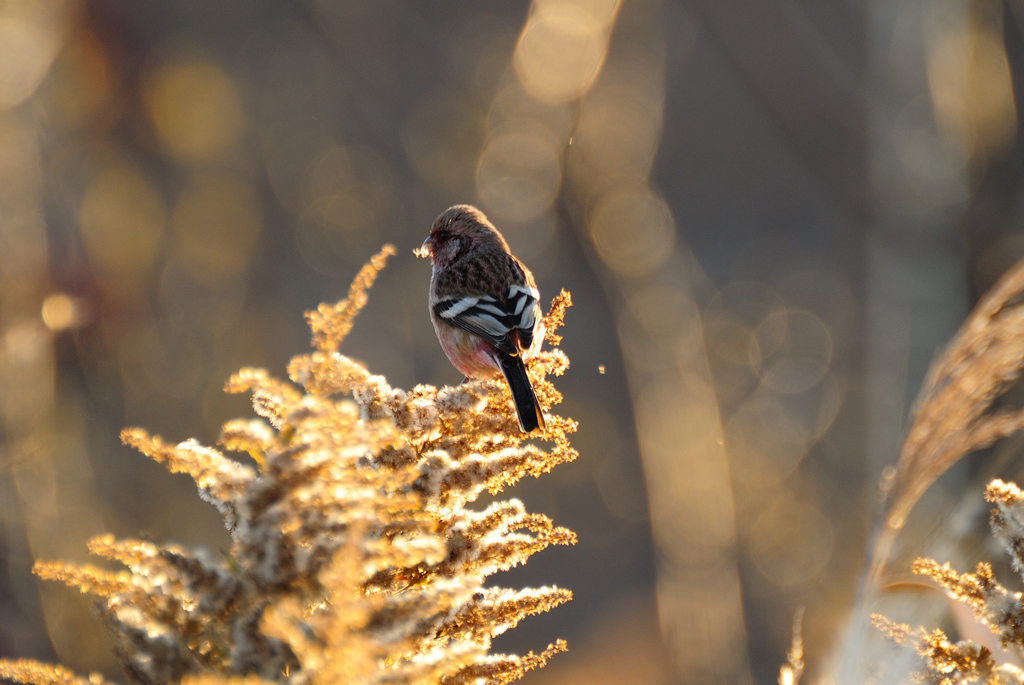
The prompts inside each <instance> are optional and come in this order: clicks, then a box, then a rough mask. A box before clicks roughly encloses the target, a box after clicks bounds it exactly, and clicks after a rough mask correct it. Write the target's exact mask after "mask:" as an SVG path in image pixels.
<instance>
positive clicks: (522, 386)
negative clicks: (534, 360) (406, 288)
mask: <svg viewBox="0 0 1024 685" xmlns="http://www.w3.org/2000/svg"><path fill="white" fill-rule="evenodd" d="M498 362H499V363H500V364H501V373H502V375H504V376H505V382H506V383H508V389H509V390H510V391H511V392H512V403H513V404H515V405H516V416H518V417H519V428H521V429H522V431H523V432H524V433H530V432H532V431H534V430H536V429H537V428H544V414H543V413H541V410H540V403H539V402H538V401H537V395H535V394H534V392H533V385H532V384H531V383H530V377H529V376H527V375H526V366H525V365H524V364H523V359H522V357H519V356H518V355H517V356H515V357H513V356H511V355H508V354H504V353H499V354H498Z"/></svg>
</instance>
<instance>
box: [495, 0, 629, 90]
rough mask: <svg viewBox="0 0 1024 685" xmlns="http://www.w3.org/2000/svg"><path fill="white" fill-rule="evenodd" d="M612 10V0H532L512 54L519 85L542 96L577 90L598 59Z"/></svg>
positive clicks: (590, 76) (614, 1)
mask: <svg viewBox="0 0 1024 685" xmlns="http://www.w3.org/2000/svg"><path fill="white" fill-rule="evenodd" d="M617 10H618V2H617V0H603V1H601V2H582V1H580V0H541V1H538V2H535V3H534V6H533V10H532V13H531V15H530V19H529V20H528V21H527V23H526V26H525V27H524V28H523V33H522V34H521V35H520V37H519V44H518V45H517V46H516V52H515V57H514V60H513V64H514V65H515V69H516V74H517V75H518V76H519V81H520V82H521V83H522V84H523V88H524V89H526V91H527V92H529V93H530V94H531V95H533V96H534V97H536V98H538V99H540V100H544V101H547V102H566V101H568V100H572V99H574V98H577V97H579V96H581V95H583V93H585V92H586V91H587V89H588V88H589V87H590V85H591V84H592V83H593V82H594V79H595V78H596V77H597V74H598V73H599V72H600V70H601V65H602V64H603V63H604V58H605V53H606V51H607V47H608V31H609V26H610V24H611V22H612V21H613V20H614V18H615V13H616V12H617Z"/></svg>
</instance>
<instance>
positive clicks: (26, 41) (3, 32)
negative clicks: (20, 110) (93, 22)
mask: <svg viewBox="0 0 1024 685" xmlns="http://www.w3.org/2000/svg"><path fill="white" fill-rule="evenodd" d="M72 7H73V5H72V3H71V2H68V1H67V0H53V1H52V2H51V1H47V2H6V3H3V4H2V5H0V112H2V111H4V110H7V109H10V108H11V107H14V106H16V105H18V104H20V103H21V102H23V101H24V100H25V99H26V98H28V97H29V96H30V95H32V93H34V92H35V90H36V88H38V87H39V84H40V83H42V81H43V78H44V77H45V76H46V73H47V71H48V70H49V68H50V64H51V63H52V62H53V59H54V58H55V57H56V56H57V53H58V52H59V50H60V48H61V46H62V45H63V42H64V35H65V32H66V30H67V26H66V24H67V22H68V20H69V19H70V18H71V17H70V14H71V9H72Z"/></svg>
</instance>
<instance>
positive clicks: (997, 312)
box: [867, 262, 1024, 587]
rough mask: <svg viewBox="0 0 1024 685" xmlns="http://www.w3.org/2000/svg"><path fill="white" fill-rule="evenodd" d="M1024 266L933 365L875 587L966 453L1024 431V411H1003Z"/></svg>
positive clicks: (873, 577)
mask: <svg viewBox="0 0 1024 685" xmlns="http://www.w3.org/2000/svg"><path fill="white" fill-rule="evenodd" d="M1022 305H1024V262H1020V263H1018V264H1017V265H1016V266H1015V267H1014V268H1013V269H1011V270H1010V271H1009V272H1007V273H1006V275H1004V276H1003V277H1002V279H1001V280H1000V281H999V283H998V284H996V286H995V287H994V288H993V289H992V290H991V291H990V292H989V293H988V294H987V295H986V296H985V297H984V298H983V299H982V300H981V301H980V302H979V303H978V305H977V306H976V307H975V308H974V310H973V311H972V312H971V314H970V316H969V317H968V318H967V321H965V322H964V324H963V326H961V328H960V330H959V331H958V332H957V334H956V336H955V337H954V338H953V340H952V341H951V342H950V344H949V346H948V347H947V348H946V351H945V352H944V353H943V354H942V356H941V357H940V358H939V359H938V360H937V361H936V362H935V363H933V364H932V366H931V368H930V369H929V371H928V375H927V376H926V378H925V382H924V385H923V387H922V389H921V393H920V395H919V396H918V399H917V402H916V406H915V410H914V417H913V420H912V422H911V425H910V428H909V430H908V431H907V435H906V437H905V439H904V441H903V445H902V447H901V449H900V454H899V458H898V460H897V462H896V468H895V470H894V471H893V472H892V473H891V474H889V478H888V479H886V480H885V481H883V488H884V489H885V490H886V501H885V507H884V511H883V516H882V517H881V519H880V526H879V530H878V533H877V534H876V537H875V544H874V548H873V553H872V560H871V567H870V569H869V572H868V575H867V582H868V585H869V587H870V586H873V585H874V584H875V583H877V581H878V580H879V579H880V577H881V574H882V571H883V569H884V567H885V563H886V560H887V558H888V555H889V552H890V550H891V548H892V544H893V542H894V540H895V537H896V535H897V534H898V533H899V531H900V529H902V527H903V525H904V524H905V523H906V519H907V515H908V514H909V513H910V510H911V509H912V508H913V506H914V504H915V503H916V502H917V500H918V499H920V497H921V495H922V494H924V492H925V490H927V489H928V488H929V487H930V486H931V484H932V483H934V482H935V480H936V479H937V478H938V477H939V476H941V475H942V474H943V473H945V472H946V471H947V470H948V469H949V467H951V466H952V465H953V464H955V463H956V462H957V461H958V460H959V459H960V458H961V457H963V456H964V455H966V454H968V453H970V452H973V451H975V450H979V449H982V448H984V447H988V446H989V445H992V444H993V443H994V442H995V441H996V440H998V439H1000V438H1003V437H1006V436H1008V435H1011V434H1012V433H1015V432H1016V431H1018V430H1020V429H1021V428H1022V427H1024V409H996V408H995V407H994V405H995V403H996V401H997V400H998V398H999V397H1000V396H1001V395H1003V394H1004V393H1005V392H1006V391H1007V390H1008V389H1009V388H1010V387H1011V386H1012V385H1013V383H1014V382H1015V381H1016V380H1017V378H1018V377H1019V376H1020V372H1021V369H1022V367H1024V344H1022V342H1021V341H1022V340H1024V306H1022Z"/></svg>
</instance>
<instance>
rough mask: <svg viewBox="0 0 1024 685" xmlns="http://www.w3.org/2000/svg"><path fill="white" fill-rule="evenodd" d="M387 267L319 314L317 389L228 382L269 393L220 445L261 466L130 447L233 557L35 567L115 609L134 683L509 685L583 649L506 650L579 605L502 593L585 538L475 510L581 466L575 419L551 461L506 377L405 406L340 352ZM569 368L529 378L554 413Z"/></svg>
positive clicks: (62, 678) (156, 550) (534, 593)
mask: <svg viewBox="0 0 1024 685" xmlns="http://www.w3.org/2000/svg"><path fill="white" fill-rule="evenodd" d="M388 254H393V248H391V247H390V246H389V247H385V249H384V250H383V251H382V252H381V253H380V254H378V255H377V256H375V257H374V258H373V259H372V260H371V262H370V263H369V264H367V265H366V266H365V267H364V268H363V269H362V271H360V273H359V275H358V276H357V277H356V279H355V281H354V282H353V284H352V288H351V289H350V291H349V296H348V297H347V298H346V299H345V300H342V301H341V302H339V303H338V304H336V305H321V306H320V307H319V308H318V309H317V310H316V311H315V312H310V313H308V314H307V318H308V321H309V324H310V327H311V328H312V331H313V347H314V351H313V352H312V353H311V354H308V355H303V356H299V357H296V358H294V359H292V361H291V363H290V364H289V366H288V371H289V376H290V378H291V380H292V381H293V382H294V383H297V384H298V385H299V386H301V389H300V388H297V387H295V386H293V385H291V384H290V383H287V382H285V381H280V380H277V379H275V378H272V377H271V376H269V375H268V374H267V373H266V372H265V371H263V370H261V369H243V370H242V371H240V372H239V373H237V374H235V375H234V376H232V378H231V379H230V380H229V381H228V383H227V385H226V389H227V390H228V391H229V392H243V391H249V392H251V393H252V398H253V407H254V409H255V411H256V413H257V414H258V415H259V416H261V417H262V419H258V420H234V421H229V422H228V423H227V424H225V426H224V428H223V431H222V433H221V437H220V443H221V445H222V446H223V447H224V448H225V449H228V450H232V451H238V452H244V453H248V454H249V455H251V456H252V457H253V458H254V460H255V461H256V463H257V465H258V469H256V468H252V467H250V466H246V465H243V464H240V463H239V462H236V461H234V460H233V459H231V458H228V457H227V456H225V455H224V454H223V453H222V452H220V451H219V450H216V449H213V448H209V447H204V446H202V445H200V444H199V443H197V442H195V441H193V440H189V441H186V442H183V443H181V444H179V445H176V446H172V445H168V444H166V443H165V442H164V441H162V440H161V439H160V438H159V437H155V436H150V435H149V434H147V433H146V432H145V431H143V430H141V429H137V428H133V429H128V430H125V431H124V432H123V433H122V436H121V437H122V440H123V441H124V442H125V443H127V444H130V445H132V446H134V447H135V448H137V449H138V450H139V451H141V452H142V453H143V454H146V455H147V456H150V457H151V458H153V459H155V460H156V461H158V462H160V463H162V464H164V465H165V466H166V467H167V468H168V469H169V470H171V471H173V472H183V473H187V474H189V475H190V476H192V478H193V479H194V480H195V481H196V484H197V485H198V486H199V493H200V496H201V497H202V498H203V499H205V500H206V501H208V502H210V503H212V504H213V505H214V506H216V507H217V509H218V510H219V511H220V513H221V514H222V515H223V516H224V520H225V524H226V526H227V528H228V530H229V531H230V533H231V536H232V539H233V543H232V546H231V549H230V551H229V552H228V553H227V554H226V558H224V559H220V558H217V557H216V556H214V555H212V554H210V553H207V552H204V551H203V550H196V551H190V550H186V549H184V548H180V547H176V546H172V545H158V544H155V543H151V542H145V541H139V540H120V541H118V540H115V539H114V538H113V537H112V536H109V535H106V536H100V537H97V538H95V539H94V540H92V541H91V542H90V544H89V548H90V551H92V552H93V553H94V554H97V555H98V556H101V557H104V558H106V559H109V560H112V561H116V562H118V563H120V564H122V565H124V566H125V567H126V568H127V570H126V571H120V572H117V573H112V572H108V571H103V570H100V569H96V568H93V567H90V566H75V565H71V564H63V563H59V562H40V563H38V564H37V565H36V572H37V573H38V574H39V575H41V576H43V577H44V578H48V579H51V580H59V581H62V582H64V583H67V584H68V585H71V586H74V587H77V588H79V589H80V590H81V591H83V592H88V593H90V594H93V595H96V596H97V597H99V598H100V601H99V608H100V612H101V615H102V616H103V618H104V620H105V622H106V624H107V626H108V627H109V628H110V630H111V631H112V633H113V634H114V636H115V639H116V642H117V654H118V656H119V658H120V661H121V663H122V665H123V666H124V670H125V673H126V675H127V678H128V680H129V681H130V682H133V683H145V684H147V685H149V684H157V683H178V682H183V683H189V684H190V685H214V683H218V684H222V685H223V684H226V683H229V682H230V683H233V684H235V685H257V683H260V682H264V681H265V682H273V683H289V684H292V685H306V684H307V683H308V684H311V685H319V684H323V685H327V684H332V685H333V684H334V683H340V682H344V683H366V684H371V683H407V684H414V683H415V684H421V683H422V684H423V685H427V684H436V683H443V684H444V685H460V684H462V683H475V684H476V683H480V684H483V683H489V684H492V685H501V684H504V683H508V682H511V681H513V680H515V679H517V678H519V677H520V676H522V674H523V673H525V672H526V671H528V670H530V669H532V668H537V667H540V666H543V665H544V662H545V661H546V660H547V659H548V658H550V657H551V656H552V655H553V654H555V653H556V652H559V651H563V650H564V649H565V643H564V642H562V641H558V642H557V643H556V644H554V645H549V646H548V648H547V649H545V650H543V651H542V652H541V653H540V654H534V653H532V652H531V653H529V654H527V655H525V656H522V657H519V656H510V655H491V654H488V651H489V649H490V644H491V638H493V637H494V636H495V635H498V634H500V633H502V632H504V631H505V630H507V629H509V628H512V627H515V625H516V624H517V623H518V622H519V621H520V620H522V619H523V618H524V617H526V616H528V615H531V614H535V613H539V612H543V611H547V610H549V609H551V608H553V607H555V606H557V605H559V604H561V603H563V602H566V601H568V600H569V599H570V598H571V593H570V592H569V591H568V590H563V589H560V588H555V587H542V588H537V589H526V590H520V591H514V590H508V589H502V588H493V587H492V588H484V587H483V583H484V580H485V578H486V577H487V576H489V575H491V574H493V573H495V572H496V571H499V570H503V569H508V568H510V567H512V566H515V565H517V564H520V563H523V562H525V561H526V559H527V558H528V557H529V556H530V555H531V554H534V553H535V552H538V551H540V550H541V549H544V548H545V547H547V546H548V545H553V544H573V543H575V536H574V534H573V533H572V532H570V531H568V530H566V529H564V528H559V527H556V526H555V525H554V524H553V523H552V522H551V520H550V519H548V518H547V517H546V516H543V515H540V514H530V513H528V512H527V511H526V510H525V508H524V507H523V504H522V503H521V502H519V501H518V500H514V499H513V500H508V501H504V502H496V503H494V504H491V505H490V506H489V507H487V508H486V509H484V510H483V511H474V510H471V509H467V508H466V505H467V504H470V503H472V502H473V501H474V500H475V499H476V498H477V497H478V496H479V495H480V494H481V493H482V492H483V491H484V490H488V491H490V492H498V491H500V490H501V489H502V488H503V487H505V486H507V485H510V484H512V483H515V482H516V481H517V480H519V479H520V478H522V477H523V476H525V475H534V476H537V475H540V474H541V473H545V472H547V471H548V470H550V469H551V468H552V467H554V466H556V465H557V464H560V463H562V462H566V461H571V460H572V459H574V458H575V457H576V456H577V455H576V451H575V450H574V449H573V448H572V447H571V446H570V444H569V440H568V434H569V433H571V432H572V431H573V430H575V428H576V424H575V423H574V422H573V421H571V420H569V419H565V418H562V417H558V416H554V415H548V418H547V428H546V429H545V430H544V431H543V432H542V433H541V434H540V435H539V437H540V439H542V440H545V441H547V442H549V443H551V444H552V447H551V448H550V449H549V450H547V451H545V450H543V449H541V448H540V447H538V446H537V445H535V444H532V443H531V444H526V443H524V438H525V436H524V435H523V434H522V433H521V432H520V431H519V428H518V424H517V422H516V418H515V413H514V410H513V409H512V407H511V403H510V397H509V394H508V390H507V388H506V387H505V385H504V383H501V382H500V381H482V382H481V381H478V382H472V383H465V384H463V385H460V386H458V387H455V388H451V387H445V388H435V387H433V386H428V385H419V386H416V387H415V388H413V389H412V390H411V391H404V390H399V389H395V388H392V387H391V386H389V385H388V383H387V381H386V380H385V379H384V378H383V377H381V376H376V375H373V374H371V373H370V372H369V371H368V370H367V369H366V368H365V367H363V366H362V365H361V364H359V363H358V362H356V361H354V360H352V359H349V358H347V357H345V356H343V355H341V354H339V353H338V351H337V349H338V346H339V345H340V344H341V342H342V341H343V340H344V338H345V336H346V335H347V333H348V332H349V331H350V330H351V327H352V324H353V319H354V317H355V315H356V314H357V313H358V312H359V310H360V309H361V308H362V306H363V305H364V304H365V302H366V290H367V289H368V288H369V286H370V285H371V284H372V282H373V280H374V278H375V277H376V274H377V272H378V271H379V270H380V269H381V268H382V267H383V265H384V261H385V259H386V257H387V255H388ZM568 306H569V297H568V294H567V293H564V292H563V293H562V294H561V295H560V296H559V297H558V298H556V300H555V302H554V304H553V306H552V310H551V312H550V313H549V314H548V316H547V317H546V318H545V325H546V327H547V329H548V330H549V331H553V330H556V329H557V328H558V327H560V326H561V324H562V318H563V316H564V313H565V309H566V308H567V307H568ZM556 339H557V337H549V340H556ZM567 365H568V360H567V358H566V357H565V355H564V354H563V353H562V352H561V351H560V350H557V349H555V350H551V351H545V352H542V353H541V354H539V355H538V357H537V358H535V359H534V360H533V361H532V362H531V364H530V368H529V372H530V375H531V377H532V378H533V381H534V383H535V387H536V391H537V397H538V400H539V401H540V403H541V406H542V408H543V409H544V411H545V412H549V411H550V409H551V407H552V406H553V405H555V404H557V403H558V402H559V401H560V400H561V396H560V395H559V394H558V392H557V391H556V390H555V388H554V386H553V385H552V384H551V383H550V381H548V380H547V377H548V376H551V375H560V374H561V373H563V372H564V371H565V369H566V367H567ZM342 394H344V395H350V396H351V399H345V398H339V397H337V395H342ZM531 437H538V436H537V435H534V436H531ZM0 677H5V678H9V679H12V680H16V681H19V682H25V683H37V684H39V685H43V684H48V683H61V684H66V685H85V683H86V682H87V681H86V680H85V679H82V678H78V677H77V676H73V675H72V674H69V673H68V672H67V671H65V670H64V669H62V668H61V667H58V666H48V665H45V664H37V663H35V662H24V661H0ZM90 682H92V681H91V679H90Z"/></svg>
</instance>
